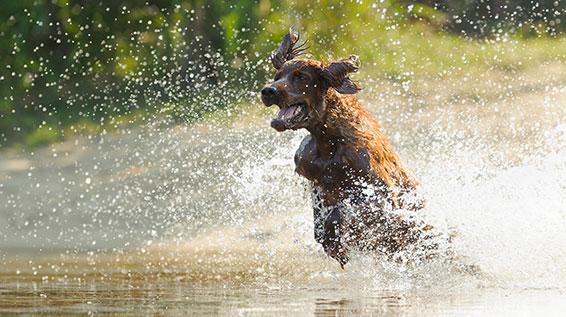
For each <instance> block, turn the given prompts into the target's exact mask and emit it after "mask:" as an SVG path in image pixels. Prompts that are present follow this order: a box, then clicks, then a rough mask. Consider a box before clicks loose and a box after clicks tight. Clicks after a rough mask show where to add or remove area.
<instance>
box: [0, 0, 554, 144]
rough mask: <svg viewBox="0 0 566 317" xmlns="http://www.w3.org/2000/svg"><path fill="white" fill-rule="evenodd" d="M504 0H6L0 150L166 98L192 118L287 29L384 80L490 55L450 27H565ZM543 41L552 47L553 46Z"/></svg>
mask: <svg viewBox="0 0 566 317" xmlns="http://www.w3.org/2000/svg"><path fill="white" fill-rule="evenodd" d="M505 3H506V5H507V6H506V7H504V6H503V5H502V4H503V2H502V1H495V0H491V1H476V0H473V1H470V0H465V1H464V0H457V1H402V0H382V1H375V2H369V1H353V0H352V1H344V0H318V1H298V0H297V1H294V0H277V1H270V0H234V1H206V0H187V1H181V0H152V1H146V2H142V1H135V0H124V1H114V0H20V1H5V3H3V4H2V10H0V57H2V62H3V63H2V66H1V67H0V147H1V146H3V145H5V144H9V143H14V142H18V141H21V140H25V142H26V143H28V144H34V145H38V144H44V143H45V142H49V141H53V140H57V139H58V138H59V135H63V134H64V135H67V134H68V133H60V132H56V131H59V130H57V129H56V128H55V127H58V129H60V130H63V131H65V129H67V128H68V127H70V126H74V127H76V126H77V123H79V122H82V123H81V124H82V125H85V126H89V125H101V124H102V123H106V122H109V121H110V119H112V118H115V117H128V115H129V114H131V113H139V111H140V109H144V110H143V111H142V112H155V111H160V109H161V107H162V105H164V104H168V105H175V106H174V107H173V108H174V109H173V110H171V111H170V113H172V114H174V115H176V116H179V117H181V118H182V119H183V120H186V121H191V120H194V119H196V118H200V117H201V116H202V114H204V113H208V112H211V111H215V110H217V109H220V108H223V107H225V106H226V105H228V104H232V103H236V102H240V101H241V100H245V99H248V98H249V96H250V92H251V91H255V90H257V87H259V86H260V85H261V83H262V82H264V80H265V78H266V75H267V74H268V73H270V72H271V70H270V68H269V63H266V57H267V56H268V55H269V54H270V52H271V51H272V50H273V49H274V48H275V47H276V45H277V44H278V42H279V40H280V39H281V37H282V36H283V34H284V33H285V32H287V29H288V27H289V26H295V28H297V29H298V30H300V31H301V32H302V33H303V34H304V35H305V36H306V37H308V38H309V40H310V41H311V43H312V44H315V45H313V46H312V47H311V49H310V50H309V52H310V53H311V54H312V55H313V56H316V57H322V58H325V59H332V58H338V57H347V56H348V55H350V54H358V55H360V56H361V58H362V61H363V62H364V63H365V64H366V65H372V66H373V67H371V69H372V70H373V72H374V73H380V74H382V75H384V76H389V77H392V78H393V77H396V76H400V75H402V74H406V73H415V72H417V73H418V72H439V71H442V70H445V69H447V68H451V69H455V68H458V67H462V66H463V65H464V62H462V59H461V58H455V59H454V58H451V59H448V60H447V59H446V58H445V57H446V56H461V55H462V54H467V55H468V56H469V58H468V59H467V60H466V62H467V63H470V62H472V63H473V62H474V61H475V62H478V63H480V62H482V60H485V59H487V58H489V57H486V56H489V55H486V54H484V53H485V50H486V48H485V47H483V48H482V46H481V43H482V42H481V41H479V42H470V41H469V40H468V39H466V38H463V37H457V36H456V35H461V34H470V35H474V36H476V35H481V36H486V37H487V38H492V39H494V40H496V41H498V42H499V43H504V41H505V40H506V38H505V36H506V35H505V34H506V31H507V30H510V31H513V32H515V34H518V36H524V37H528V36H532V35H541V34H551V35H552V34H556V33H558V32H560V31H563V30H564V23H563V22H561V21H560V14H563V13H564V3H562V2H561V1H558V2H557V1H547V0H544V1H531V0H520V1H519V0H514V1H506V2H505ZM488 6H490V7H489V8H488ZM518 6H520V7H521V9H520V10H518V9H517V10H515V11H516V12H518V13H517V14H513V13H512V12H515V11H513V10H514V9H516V8H517V7H518ZM531 7H533V8H534V9H533V10H531V11H528V10H527V8H531ZM446 30H451V31H453V32H454V33H455V34H456V35H454V34H448V33H446V32H445V31H446ZM500 30H502V31H500ZM560 43H563V42H560ZM561 45H562V44H561ZM501 46H502V47H505V44H501ZM548 47H549V48H550V49H551V50H552V51H553V52H554V51H556V50H557V49H559V48H560V47H561V46H560V45H558V46H556V47H553V46H552V45H549V46H548ZM439 52H442V53H441V54H439ZM493 54H496V53H493ZM540 54H544V52H540ZM403 76H404V75H403ZM101 122H102V123H101ZM46 127H52V128H46ZM79 130H80V129H79ZM87 130H88V129H87ZM67 131H68V129H67Z"/></svg>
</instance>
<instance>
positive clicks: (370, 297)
mask: <svg viewBox="0 0 566 317" xmlns="http://www.w3.org/2000/svg"><path fill="white" fill-rule="evenodd" d="M533 307H534V308H533ZM565 309H566V290H553V289H542V290H537V289H523V290H507V289H487V290H485V289H469V290H466V291H465V292H453V291H450V290H444V291H438V292H435V291H431V290H422V289H421V290H413V291H410V292H399V291H388V290H371V289H364V288H363V287H361V285H339V286H334V287H332V286H321V287H315V288H303V287H299V288H296V287H287V286H284V285H278V286H274V285H272V286H270V287H234V286H224V287H222V286H221V285H208V286H206V285H203V286H199V287H195V286H194V285H193V284H192V283H188V282H183V281H178V280H175V279H169V278H155V279H153V280H151V281H150V280H141V281H140V280H136V279H135V278H126V279H123V280H119V281H114V280H112V279H110V280H103V279H100V280H88V279H86V280H81V281H74V282H45V281H44V282H41V281H40V282H32V281H29V280H26V279H20V280H12V281H11V282H10V283H9V284H4V285H2V286H1V287H0V314H5V313H20V314H21V313H24V314H26V313H30V314H34V313H42V315H51V316H67V315H69V316H70V315H78V314H85V313H93V314H94V313H96V314H111V315H120V316H139V315H153V314H158V315H165V316H200V315H224V316H242V315H245V316H383V315H385V316H389V315H391V316H398V315H406V314H410V315H419V316H439V315H458V316H494V315H502V314H504V315H508V316H529V315H540V316H560V315H561V314H563V312H564V311H565Z"/></svg>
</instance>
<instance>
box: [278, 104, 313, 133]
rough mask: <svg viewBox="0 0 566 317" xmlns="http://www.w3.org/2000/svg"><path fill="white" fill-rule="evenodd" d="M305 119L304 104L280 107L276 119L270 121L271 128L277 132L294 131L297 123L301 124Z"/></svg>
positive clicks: (306, 117) (305, 107)
mask: <svg viewBox="0 0 566 317" xmlns="http://www.w3.org/2000/svg"><path fill="white" fill-rule="evenodd" d="M307 119H308V111H307V105H306V104H304V103H294V104H291V105H285V106H282V107H281V108H280V109H279V113H278V114H277V118H275V119H273V120H272V121H271V126H272V127H273V128H274V129H275V130H277V131H284V130H286V129H295V128H296V127H297V125H298V124H299V123H302V122H304V121H306V120H307Z"/></svg>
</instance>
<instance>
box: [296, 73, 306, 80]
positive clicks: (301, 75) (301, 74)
mask: <svg viewBox="0 0 566 317" xmlns="http://www.w3.org/2000/svg"><path fill="white" fill-rule="evenodd" d="M295 78H297V79H298V80H305V79H307V76H306V75H305V74H303V73H296V74H295Z"/></svg>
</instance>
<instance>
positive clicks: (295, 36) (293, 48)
mask: <svg viewBox="0 0 566 317" xmlns="http://www.w3.org/2000/svg"><path fill="white" fill-rule="evenodd" d="M299 39H300V36H299V33H298V32H295V31H293V30H292V29H289V33H287V34H286V35H285V36H284V37H283V40H282V41H281V44H279V47H278V48H277V49H276V50H275V51H274V52H273V53H272V54H271V63H272V64H273V67H275V69H279V68H281V66H283V64H285V62H287V61H290V60H292V59H293V58H295V57H297V56H299V55H301V54H302V53H303V52H304V51H305V50H306V49H307V48H308V47H305V44H306V43H307V41H306V40H305V41H303V43H301V44H299V45H297V43H298V42H299Z"/></svg>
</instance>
